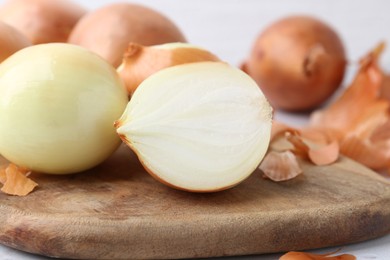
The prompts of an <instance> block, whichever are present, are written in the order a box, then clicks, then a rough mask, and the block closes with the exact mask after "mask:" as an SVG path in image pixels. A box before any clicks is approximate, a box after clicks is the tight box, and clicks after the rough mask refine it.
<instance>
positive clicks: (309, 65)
mask: <svg viewBox="0 0 390 260" xmlns="http://www.w3.org/2000/svg"><path fill="white" fill-rule="evenodd" d="M345 67H346V55H345V51H344V46H343V43H342V41H341V39H340V37H339V36H338V34H337V33H336V32H335V31H334V30H333V29H332V28H331V27H329V25H327V24H325V23H324V22H322V21H319V20H317V19H315V18H313V17H309V16H291V17H287V18H285V19H282V20H279V21H277V22H275V23H273V24H271V25H270V26H269V27H268V28H267V29H266V30H265V31H264V32H263V33H262V34H261V35H260V36H259V37H258V38H257V40H256V42H255V44H254V46H253V49H252V52H251V54H250V57H249V58H248V60H247V61H246V62H245V63H244V65H243V67H242V68H243V70H244V71H245V72H247V73H248V74H249V75H250V76H252V77H253V79H254V80H255V81H256V82H257V83H258V85H259V86H260V88H261V89H262V90H263V92H264V94H265V95H266V96H267V98H268V100H269V101H270V103H271V105H272V106H273V107H274V108H276V109H283V110H288V111H307V110H311V109H314V108H316V107H318V106H319V105H320V104H322V103H323V102H324V101H325V100H327V99H328V98H329V97H330V96H331V95H332V94H333V93H334V92H335V91H336V89H337V88H338V87H339V86H340V84H341V82H342V80H343V77H344V71H345Z"/></svg>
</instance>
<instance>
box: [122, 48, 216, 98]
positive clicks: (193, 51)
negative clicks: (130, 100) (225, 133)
mask: <svg viewBox="0 0 390 260" xmlns="http://www.w3.org/2000/svg"><path fill="white" fill-rule="evenodd" d="M200 61H219V58H218V57H216V56H215V55H214V54H212V53H211V52H209V51H207V50H205V49H202V48H200V47H197V46H194V45H192V44H188V43H166V44H161V45H154V46H150V47H149V46H143V45H140V44H137V43H130V44H129V46H128V47H127V50H126V53H125V55H124V58H123V62H122V64H121V65H120V66H119V68H118V73H119V75H120V76H121V78H122V79H123V80H124V82H125V85H126V88H127V91H128V93H129V94H132V93H133V92H134V91H135V90H136V88H137V87H138V85H139V84H140V83H141V82H142V81H144V80H145V79H146V78H147V77H149V76H150V75H152V74H153V73H155V72H157V71H159V70H161V69H164V68H168V67H171V66H174V65H179V64H185V63H191V62H200Z"/></svg>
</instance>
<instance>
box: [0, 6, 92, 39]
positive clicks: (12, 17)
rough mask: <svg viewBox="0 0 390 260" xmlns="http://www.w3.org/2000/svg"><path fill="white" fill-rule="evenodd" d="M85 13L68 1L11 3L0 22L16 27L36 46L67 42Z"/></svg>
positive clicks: (1, 10) (0, 14)
mask: <svg viewBox="0 0 390 260" xmlns="http://www.w3.org/2000/svg"><path fill="white" fill-rule="evenodd" d="M85 13H86V10H85V9H84V8H83V7H81V6H79V5H78V4H76V3H74V2H72V1H69V0H55V1H54V0H8V1H6V2H5V3H4V4H3V5H1V6H0V20H2V21H3V22H5V23H7V24H9V25H11V26H13V27H15V28H16V29H18V30H19V31H20V32H21V33H23V34H24V35H25V36H26V37H27V38H28V39H29V40H30V41H31V42H32V43H33V44H40V43H50V42H66V41H67V40H68V37H69V34H70V32H71V30H72V29H73V27H74V25H75V24H76V23H77V21H78V20H79V19H80V18H81V17H82V16H83V15H84V14H85Z"/></svg>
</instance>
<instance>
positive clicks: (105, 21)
mask: <svg viewBox="0 0 390 260" xmlns="http://www.w3.org/2000/svg"><path fill="white" fill-rule="evenodd" d="M185 41H186V40H185V37H184V36H183V34H182V33H181V32H180V30H179V29H178V28H177V27H176V25H175V24H174V23H173V22H172V21H170V20H169V19H168V18H167V17H165V16H164V15H162V14H161V13H159V12H157V11H155V10H152V9H150V8H148V7H145V6H141V5H136V4H130V3H115V4H111V5H107V6H103V7H101V8H99V9H97V10H95V11H93V12H91V13H89V14H87V15H86V16H84V17H83V18H82V19H81V20H80V21H79V22H78V23H77V25H76V26H75V28H74V30H73V31H72V33H71V35H70V37H69V42H70V43H73V44H77V45H80V46H83V47H85V48H87V49H90V50H92V51H93V52H95V53H97V54H99V55H100V56H101V57H103V58H104V59H106V60H107V61H108V62H109V63H111V64H112V65H113V66H114V67H118V66H119V65H120V64H121V62H122V58H123V55H124V53H125V52H126V49H127V46H128V45H129V43H130V42H134V43H138V44H142V45H147V46H149V45H157V44H163V43H169V42H185Z"/></svg>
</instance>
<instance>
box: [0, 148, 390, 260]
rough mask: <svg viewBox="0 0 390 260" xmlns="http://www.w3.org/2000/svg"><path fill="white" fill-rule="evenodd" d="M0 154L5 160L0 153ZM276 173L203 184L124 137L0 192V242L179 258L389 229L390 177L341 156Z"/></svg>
mask: <svg viewBox="0 0 390 260" xmlns="http://www.w3.org/2000/svg"><path fill="white" fill-rule="evenodd" d="M2 163H3V164H4V163H5V161H4V159H2ZM304 171H305V174H304V175H301V176H299V177H297V178H295V179H293V180H291V181H286V182H281V183H274V182H272V181H269V180H265V179H263V178H262V177H261V172H260V171H257V172H255V173H254V174H253V175H252V176H251V177H250V178H249V179H247V180H246V181H244V182H243V183H241V184H240V185H238V186H237V187H235V188H232V189H230V190H227V191H222V192H218V193H211V194H192V193H187V192H183V191H177V190H174V189H171V188H169V187H166V186H164V185H162V184H160V183H159V182H156V181H155V180H154V179H152V177H150V176H149V175H148V174H147V173H146V172H145V171H144V170H143V168H142V167H141V165H140V164H139V163H138V162H137V159H136V157H135V156H134V155H133V154H132V153H131V152H130V150H129V149H128V148H127V147H124V146H122V147H121V148H120V149H119V150H118V151H117V152H116V153H115V154H114V156H112V158H110V159H109V160H108V161H107V162H105V163H104V164H102V165H100V166H99V167H97V168H95V169H93V170H91V171H88V172H85V173H81V174H77V175H68V176H50V175H38V174H33V175H32V178H33V179H34V180H35V181H37V182H38V183H39V185H40V186H39V188H38V189H37V190H35V191H34V192H33V193H31V194H30V195H28V196H26V197H14V196H7V195H4V194H1V195H0V223H1V225H0V243H2V244H4V245H7V246H10V247H14V248H17V249H20V250H24V251H28V252H33V253H37V254H42V255H47V256H54V257H63V258H77V259H81V258H89V259H118V258H122V259H129V258H135V259H140V258H143V259H144V258H158V259H162V258H169V259H172V258H187V257H211V256H227V255H246V254H261V253H271V252H281V251H288V250H303V249H312V248H319V247H325V246H334V245H343V244H346V243H351V242H357V241H363V240H367V239H371V238H375V237H378V236H381V235H384V234H387V233H389V232H390V184H389V183H388V182H387V181H386V180H384V179H383V178H381V177H380V176H378V175H377V174H376V173H374V172H371V171H370V170H368V169H366V168H364V167H363V166H361V165H359V164H357V163H355V162H352V161H350V160H347V159H340V160H339V162H337V163H336V164H334V165H331V166H326V167H319V166H312V165H309V164H305V165H304Z"/></svg>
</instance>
